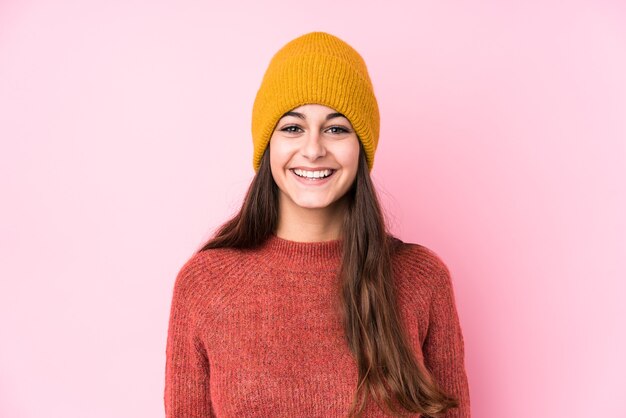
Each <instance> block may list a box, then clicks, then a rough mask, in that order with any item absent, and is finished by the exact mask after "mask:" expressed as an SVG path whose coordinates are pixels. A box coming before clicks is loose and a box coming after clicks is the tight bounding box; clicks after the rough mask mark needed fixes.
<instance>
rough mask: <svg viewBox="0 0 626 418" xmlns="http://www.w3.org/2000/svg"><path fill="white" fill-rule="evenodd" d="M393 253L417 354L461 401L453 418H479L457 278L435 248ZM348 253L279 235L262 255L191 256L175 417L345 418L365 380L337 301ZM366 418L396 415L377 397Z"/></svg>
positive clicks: (174, 388) (182, 275)
mask: <svg viewBox="0 0 626 418" xmlns="http://www.w3.org/2000/svg"><path fill="white" fill-rule="evenodd" d="M396 242H397V243H398V247H397V248H398V249H397V251H396V252H395V253H394V255H393V272H394V278H393V280H394V286H395V288H396V289H397V290H396V293H397V298H398V307H399V309H400V316H401V320H402V321H403V323H404V324H405V326H406V327H407V330H408V335H409V339H410V343H411V347H412V348H413V349H414V352H415V354H416V357H417V359H418V361H420V362H422V363H423V364H425V365H426V367H428V369H429V370H431V372H432V373H433V375H434V377H435V379H436V380H437V381H438V382H439V384H440V385H441V386H442V387H443V388H444V389H445V390H447V391H449V392H450V393H451V394H453V395H455V396H457V397H458V398H459V399H460V403H461V405H460V408H455V409H452V410H449V412H448V413H447V414H446V415H445V417H447V418H453V417H454V418H458V417H463V418H467V417H470V398H469V387H468V380H467V375H466V371H465V365H464V342H463V334H462V332H461V326H460V322H459V318H458V315H457V308H456V304H455V297H454V291H453V286H452V281H451V276H450V273H449V270H448V269H447V267H446V265H445V264H444V263H443V261H442V260H441V259H440V258H439V257H438V256H437V255H436V254H435V253H434V252H432V251H431V250H429V249H428V248H426V247H424V246H421V245H419V244H411V243H404V242H402V241H400V240H398V241H396ZM341 248H342V241H341V240H334V241H323V242H296V241H290V240H286V239H283V238H280V237H277V236H276V235H271V236H270V238H269V239H268V240H266V241H265V242H264V243H263V244H262V246H261V247H259V248H256V249H254V250H237V249H231V248H220V249H211V250H208V251H204V252H200V253H197V254H194V255H193V256H192V257H191V258H190V259H189V260H188V261H187V262H186V263H185V264H184V265H183V266H182V268H181V269H180V271H179V273H178V275H177V277H176V280H175V284H174V289H173V297H172V304H171V311H170V320H169V330H168V336H167V348H166V365H165V369H166V373H165V393H164V403H165V411H166V416H167V417H169V418H191V417H220V418H221V417H345V416H347V412H348V409H349V406H350V402H351V401H352V396H353V394H354V391H355V390H356V385H357V377H358V376H357V368H356V363H355V361H354V359H353V357H352V355H351V353H350V351H349V349H348V347H347V344H346V342H345V333H344V331H343V328H342V324H341V323H340V320H339V314H338V311H337V306H336V298H335V293H334V292H335V289H336V285H337V283H338V279H337V271H338V268H339V266H340V261H341ZM364 416H365V417H386V416H388V415H385V414H384V413H383V411H382V409H381V408H380V407H379V406H378V405H377V404H376V403H375V402H374V401H373V398H371V397H370V398H369V400H368V404H367V408H366V413H365V414H364ZM412 416H415V417H419V416H420V415H419V414H414V415H412Z"/></svg>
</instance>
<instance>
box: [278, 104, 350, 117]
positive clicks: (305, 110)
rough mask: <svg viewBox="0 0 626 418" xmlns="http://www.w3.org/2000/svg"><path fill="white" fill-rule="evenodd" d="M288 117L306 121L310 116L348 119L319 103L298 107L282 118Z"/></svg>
mask: <svg viewBox="0 0 626 418" xmlns="http://www.w3.org/2000/svg"><path fill="white" fill-rule="evenodd" d="M286 116H294V117H298V118H301V119H306V118H307V117H308V116H311V117H317V116H325V117H326V119H327V120H328V119H332V118H337V117H342V118H346V119H348V118H347V117H346V116H345V115H343V114H342V113H340V112H337V111H336V110H335V109H333V108H332V107H328V106H325V105H322V104H317V103H308V104H304V105H301V106H298V107H295V108H293V109H291V110H290V111H288V112H285V113H284V114H283V115H282V116H281V118H284V117H286Z"/></svg>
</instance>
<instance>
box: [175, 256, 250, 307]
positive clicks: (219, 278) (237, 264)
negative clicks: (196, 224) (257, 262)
mask: <svg viewBox="0 0 626 418" xmlns="http://www.w3.org/2000/svg"><path fill="white" fill-rule="evenodd" d="M248 258H249V257H248ZM245 259H246V254H245V252H244V251H241V250H238V249H234V248H213V249H209V250H204V251H200V252H196V253H194V254H193V255H191V256H190V257H189V258H188V259H187V260H186V261H185V262H184V263H183V265H182V266H181V267H180V268H179V270H178V273H177V275H176V279H175V282H174V293H175V295H179V296H184V297H186V298H193V297H198V296H200V295H202V294H206V293H207V292H210V291H213V290H215V289H216V287H217V288H218V287H220V286H222V285H224V284H225V282H226V280H227V278H228V277H229V276H230V275H232V274H236V272H237V271H238V270H241V268H242V267H243V266H244V265H245V262H243V261H244V260H245ZM242 262H243V263H242Z"/></svg>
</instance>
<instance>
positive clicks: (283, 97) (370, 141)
mask: <svg viewBox="0 0 626 418" xmlns="http://www.w3.org/2000/svg"><path fill="white" fill-rule="evenodd" d="M307 103H316V104H322V105H325V106H328V107H331V108H333V109H335V110H336V111H337V112H340V113H342V114H343V115H344V116H345V117H347V118H348V120H349V121H350V124H351V125H352V127H353V128H354V130H355V132H356V134H357V136H358V137H359V139H360V141H361V142H362V143H363V149H364V150H365V155H366V157H367V163H368V169H369V170H370V171H371V170H372V168H373V165H374V153H375V151H376V147H377V145H378V136H379V133H380V114H379V110H378V103H377V101H376V97H375V95H374V87H373V85H372V81H371V79H370V76H369V73H368V71H367V66H366V65H365V61H364V60H363V58H362V57H361V55H359V53H358V52H357V51H356V50H355V49H354V48H352V47H351V46H350V45H348V44H347V43H346V42H345V41H343V40H341V39H339V38H338V37H336V36H334V35H331V34H329V33H326V32H310V33H307V34H305V35H302V36H299V37H297V38H296V39H293V40H291V41H290V42H288V43H287V44H286V45H285V46H283V47H282V48H281V49H280V50H279V51H278V52H276V54H274V56H273V57H272V59H271V61H270V64H269V66H268V68H267V70H266V71H265V75H264V76H263V81H262V82H261V86H260V87H259V90H258V91H257V94H256V97H255V100H254V105H253V108H252V142H253V145H254V153H253V161H252V163H253V164H252V165H253V168H254V170H255V171H258V169H259V166H260V162H261V157H262V156H263V152H264V151H265V149H266V147H267V144H268V143H269V141H270V137H271V136H272V133H273V131H274V129H275V128H276V123H278V121H279V120H280V118H281V117H282V116H283V115H284V114H285V113H286V112H288V111H290V110H292V109H294V108H296V107H298V106H301V105H304V104H307Z"/></svg>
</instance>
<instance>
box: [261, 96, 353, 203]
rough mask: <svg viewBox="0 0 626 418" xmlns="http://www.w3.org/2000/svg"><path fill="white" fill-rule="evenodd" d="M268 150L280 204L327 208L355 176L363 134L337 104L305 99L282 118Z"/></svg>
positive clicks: (339, 196)
mask: <svg viewBox="0 0 626 418" xmlns="http://www.w3.org/2000/svg"><path fill="white" fill-rule="evenodd" d="M269 152H270V166H271V170H272V176H273V177H274V181H275V182H276V184H277V185H278V188H279V189H280V204H281V205H291V206H293V205H296V206H299V207H301V208H309V209H317V208H326V207H329V206H331V205H333V204H335V203H336V202H338V201H339V200H340V199H341V198H342V197H343V196H344V195H345V193H346V192H347V191H348V189H349V188H350V186H351V185H352V183H353V182H354V179H355V178H356V173H357V167H358V161H359V139H358V137H357V135H356V132H355V131H354V129H353V128H352V124H351V123H350V121H349V120H348V119H347V118H346V117H345V116H343V115H341V114H339V113H337V111H336V110H334V109H333V108H330V107H327V106H324V105H320V104H306V105H302V106H300V107H296V108H295V109H292V110H291V111H290V112H287V113H286V114H285V115H283V117H282V118H281V119H280V120H279V121H278V123H277V124H276V128H275V129H274V132H273V133H272V136H271V138H270V143H269Z"/></svg>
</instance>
